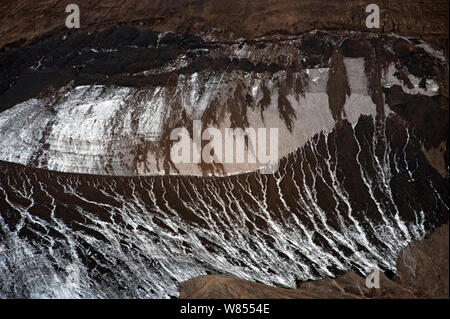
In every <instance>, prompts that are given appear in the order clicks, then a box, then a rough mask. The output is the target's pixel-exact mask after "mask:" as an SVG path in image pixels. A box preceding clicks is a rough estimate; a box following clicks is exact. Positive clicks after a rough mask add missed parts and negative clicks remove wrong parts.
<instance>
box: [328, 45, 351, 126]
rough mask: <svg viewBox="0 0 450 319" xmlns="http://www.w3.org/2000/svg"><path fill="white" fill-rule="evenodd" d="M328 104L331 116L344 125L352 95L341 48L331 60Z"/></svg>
mask: <svg viewBox="0 0 450 319" xmlns="http://www.w3.org/2000/svg"><path fill="white" fill-rule="evenodd" d="M327 94H328V104H329V107H330V111H331V114H332V115H333V118H334V120H335V121H336V122H337V124H338V125H341V124H342V123H341V122H342V115H343V113H344V112H345V111H344V105H345V101H346V100H347V96H350V95H351V90H350V86H349V84H348V79H347V69H346V67H345V64H344V56H343V55H342V50H341V48H336V49H335V50H334V52H333V55H332V56H331V59H330V71H329V75H328V82H327Z"/></svg>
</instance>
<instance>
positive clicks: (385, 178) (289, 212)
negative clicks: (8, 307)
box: [0, 116, 449, 297]
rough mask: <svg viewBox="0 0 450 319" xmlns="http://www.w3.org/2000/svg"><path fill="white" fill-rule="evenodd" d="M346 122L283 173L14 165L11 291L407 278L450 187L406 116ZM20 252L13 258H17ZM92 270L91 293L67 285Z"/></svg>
mask: <svg viewBox="0 0 450 319" xmlns="http://www.w3.org/2000/svg"><path fill="white" fill-rule="evenodd" d="M384 127H385V130H383V131H381V132H380V131H378V130H377V129H376V121H375V120H374V118H373V117H361V118H360V120H359V121H358V124H356V125H354V126H352V125H350V124H349V123H348V122H346V121H344V122H343V125H342V126H341V127H340V128H337V129H335V130H333V131H332V132H331V133H329V134H324V133H320V134H318V135H316V136H315V137H313V138H312V139H311V140H310V141H308V143H307V144H306V145H305V146H304V147H302V148H300V149H299V150H298V151H296V152H295V153H293V154H291V155H289V156H288V157H286V158H283V159H282V161H281V163H280V168H279V170H278V171H277V172H276V173H275V174H273V175H267V174H263V175H262V174H259V173H257V172H254V173H248V174H243V175H235V176H229V177H222V178H218V177H195V176H159V177H158V176H155V177H134V178H133V177H107V176H103V177H102V176H90V175H79V174H61V173H57V172H51V171H45V170H40V169H34V168H26V167H24V166H22V165H18V164H11V163H4V162H2V163H1V164H0V165H1V171H2V172H3V173H2V174H1V184H0V196H1V197H0V200H1V202H2V207H3V209H2V210H1V219H0V221H1V238H2V239H1V241H0V242H1V246H0V248H1V249H0V250H1V251H2V252H4V253H3V254H2V255H1V260H0V267H1V268H2V273H3V274H5V273H8V274H9V275H8V276H7V277H6V278H5V277H3V278H2V281H3V286H2V287H3V288H2V295H3V296H4V297H8V296H23V297H30V296H31V297H37V296H40V297H43V296H46V297H64V296H75V297H168V296H177V295H178V292H177V287H178V284H179V283H180V282H182V281H185V280H187V279H190V278H192V277H195V276H198V275H202V274H207V273H223V274H228V275H233V276H237V277H240V278H245V279H248V280H253V281H259V282H262V283H266V284H275V283H278V284H283V285H288V286H291V287H292V286H295V280H296V279H298V278H303V279H319V278H321V277H322V276H335V275H339V274H342V273H343V272H344V271H345V270H348V269H351V270H353V271H356V272H358V273H361V274H364V273H365V272H366V271H367V270H368V268H369V267H371V266H373V265H376V266H378V267H380V268H381V269H383V270H392V271H395V262H396V259H397V254H398V253H399V252H400V250H401V249H402V248H403V247H404V246H406V245H407V244H408V242H410V241H412V240H417V239H421V238H424V237H425V236H427V234H429V232H430V231H431V230H432V229H434V227H436V226H438V225H440V224H441V223H443V222H444V221H446V220H448V196H449V189H448V181H447V180H446V179H444V178H443V177H442V176H441V175H439V174H438V173H437V172H436V170H435V169H434V168H432V167H431V166H430V165H429V164H428V162H427V161H426V160H425V155H424V154H423V153H422V151H421V150H420V140H418V139H417V138H416V136H415V135H414V134H413V131H412V130H411V129H410V128H408V126H407V125H406V124H405V122H404V121H403V120H402V119H401V118H399V117H398V116H391V117H389V118H387V119H386V125H385V126H384ZM5 252H6V253H5ZM72 264H75V265H77V267H79V269H80V274H81V278H82V280H81V283H82V285H81V287H80V288H79V289H73V287H72V288H71V286H68V285H67V283H66V282H65V281H64V278H65V276H67V271H66V269H67V267H68V265H72Z"/></svg>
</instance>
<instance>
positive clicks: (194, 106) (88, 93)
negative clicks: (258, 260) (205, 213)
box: [0, 27, 448, 175]
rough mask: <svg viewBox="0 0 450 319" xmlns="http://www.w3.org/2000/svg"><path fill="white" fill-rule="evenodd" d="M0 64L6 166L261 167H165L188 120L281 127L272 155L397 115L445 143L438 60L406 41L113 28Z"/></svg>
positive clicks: (427, 145)
mask: <svg viewBox="0 0 450 319" xmlns="http://www.w3.org/2000/svg"><path fill="white" fill-rule="evenodd" d="M222 37H226V38H227V37H229V36H228V35H227V34H222ZM30 54H31V55H30ZM0 62H2V64H3V65H5V68H6V72H5V73H4V74H3V87H4V91H3V94H1V95H0V105H1V108H2V109H3V110H6V111H4V112H3V113H1V114H0V129H1V131H0V136H1V137H2V138H1V142H0V146H1V148H0V159H2V160H5V161H10V162H17V163H21V164H25V165H28V166H31V167H42V168H47V169H51V170H57V171H63V172H75V173H91V174H105V175H154V174H169V173H176V174H191V175H192V174H194V175H202V174H233V173H239V172H243V171H251V170H255V169H257V168H259V167H261V165H258V164H259V163H256V164H252V163H250V160H246V162H244V163H238V162H237V161H236V160H235V161H234V162H233V163H230V164H223V165H214V164H210V165H196V164H180V165H175V164H174V163H172V161H171V159H170V149H171V148H172V147H173V145H174V144H176V142H175V141H171V140H170V134H171V132H172V130H173V129H175V128H178V127H185V128H187V129H188V131H189V132H190V137H191V143H193V142H192V141H193V122H192V121H193V120H200V121H201V123H202V126H203V128H206V127H210V126H213V127H216V128H219V129H221V130H222V132H223V133H224V135H225V132H224V130H225V128H228V127H231V128H233V129H234V128H241V129H246V128H247V127H252V128H261V127H262V128H264V127H265V128H273V127H275V128H277V129H278V136H279V138H278V140H279V146H278V156H279V157H282V156H286V155H288V154H289V153H291V152H293V151H295V149H296V148H298V147H299V146H302V145H303V144H304V143H305V142H306V141H307V140H308V139H309V138H310V137H312V136H313V135H315V134H317V133H319V132H321V131H330V130H331V129H333V127H334V126H335V124H336V123H337V124H338V125H341V122H342V120H343V119H347V120H348V121H349V122H350V123H352V124H354V123H356V121H357V120H358V118H359V116H360V115H361V114H365V115H372V116H376V117H377V118H378V119H379V120H380V121H383V118H384V117H385V116H387V115H388V113H389V112H391V110H392V111H394V112H396V113H398V114H400V115H401V116H402V117H403V118H405V119H406V120H408V121H412V122H413V123H415V124H416V126H417V129H419V130H420V131H421V134H422V135H424V150H425V152H427V153H429V151H430V150H434V149H437V148H441V146H442V145H441V144H442V143H444V144H445V143H446V141H447V140H448V138H447V136H448V134H447V133H446V131H447V130H448V120H445V117H448V75H447V74H446V71H447V70H448V66H447V64H446V59H445V57H444V56H443V55H442V54H440V53H439V52H437V51H434V50H433V49H432V48H431V47H429V46H428V45H427V44H426V43H423V42H421V41H417V40H414V39H405V38H399V37H394V36H391V37H387V36H376V35H374V34H363V33H356V32H353V33H350V34H349V33H342V32H320V31H315V32H311V33H307V34H304V35H302V36H287V37H286V36H281V35H274V36H270V37H264V38H261V39H258V40H255V41H245V40H240V41H237V40H234V41H232V42H230V39H228V41H225V39H224V38H220V37H217V32H216V37H215V38H213V37H212V35H203V37H200V36H183V35H177V34H174V33H163V34H155V33H153V32H150V31H146V32H139V31H138V30H137V29H134V28H130V27H119V28H112V29H109V30H107V31H105V32H103V33H99V34H94V33H93V34H90V35H87V34H82V33H81V34H79V35H75V36H72V37H70V38H67V39H60V40H58V41H53V40H48V41H44V42H38V43H36V44H35V45H32V46H31V47H25V48H22V49H17V50H12V51H8V52H6V53H3V54H0ZM425 66H426V67H425ZM0 93H1V92H0ZM384 97H386V103H387V105H389V107H390V109H389V107H388V106H387V105H386V104H385V102H384ZM405 103H406V107H405V106H404V105H405ZM415 105H421V107H420V108H417V107H415ZM425 105H426V106H425ZM11 107H13V108H12V109H11ZM412 109H420V111H416V110H415V111H411V110H412ZM412 117H414V118H412ZM431 123H433V124H431ZM430 125H431V126H432V127H429V126H430ZM224 147H225V146H224ZM244 152H245V155H244V157H245V158H246V159H247V158H248V153H255V151H254V150H253V149H252V148H250V147H249V148H247V149H246V150H244ZM443 153H444V154H443V155H437V157H438V161H439V158H444V157H445V156H447V157H448V151H447V150H446V149H444V150H443ZM446 154H447V155H446ZM431 160H432V162H436V160H433V159H431ZM440 162H441V164H440V167H438V168H437V169H439V170H440V171H441V172H444V171H446V167H443V166H445V165H442V162H444V160H443V159H442V160H440ZM222 163H223V162H222ZM219 164H220V163H219ZM444 174H445V172H444Z"/></svg>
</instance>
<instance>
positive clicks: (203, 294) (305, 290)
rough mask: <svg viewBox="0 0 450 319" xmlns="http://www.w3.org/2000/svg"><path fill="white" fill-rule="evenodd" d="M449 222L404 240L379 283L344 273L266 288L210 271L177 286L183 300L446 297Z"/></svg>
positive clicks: (350, 273)
mask: <svg viewBox="0 0 450 319" xmlns="http://www.w3.org/2000/svg"><path fill="white" fill-rule="evenodd" d="M448 252H449V234H448V224H445V225H443V226H441V227H440V228H438V229H437V230H436V231H435V232H434V233H433V234H432V236H431V237H430V238H429V239H426V240H423V241H417V242H413V243H411V244H409V245H408V246H407V247H405V248H404V249H403V250H402V251H401V252H400V254H399V259H398V261H397V275H392V274H390V275H389V277H388V276H387V275H386V274H384V273H380V288H379V289H375V288H371V289H369V288H367V287H366V284H365V278H364V277H362V276H360V275H358V274H356V273H354V272H347V273H346V274H344V275H342V276H339V277H337V278H325V279H323V280H318V281H306V282H300V283H299V284H298V285H297V286H298V287H297V289H285V288H279V287H271V286H267V285H263V284H260V283H255V282H251V281H247V280H243V279H238V278H233V277H228V276H222V275H210V276H200V277H197V278H193V279H191V280H188V281H186V282H183V283H182V284H181V285H180V289H179V292H180V297H181V298H183V299H228V298H230V299H297V298H299V299H309V298H321V299H328V298H332V299H340V298H357V299H366V298H395V299H397V298H440V299H441V298H448V297H449V293H448V284H449V277H448V274H449V265H448V254H449V253H448Z"/></svg>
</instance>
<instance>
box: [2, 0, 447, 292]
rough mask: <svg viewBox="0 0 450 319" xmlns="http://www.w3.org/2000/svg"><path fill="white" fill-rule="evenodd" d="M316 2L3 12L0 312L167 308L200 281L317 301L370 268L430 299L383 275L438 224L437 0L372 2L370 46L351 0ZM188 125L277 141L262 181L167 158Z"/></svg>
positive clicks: (106, 5)
mask: <svg viewBox="0 0 450 319" xmlns="http://www.w3.org/2000/svg"><path fill="white" fill-rule="evenodd" d="M225 3H226V5H225ZM326 3H327V4H326V5H327V6H329V8H334V9H335V10H326V14H324V13H323V12H325V11H324V10H323V9H324V2H323V1H282V2H280V1H272V0H264V1H258V2H252V3H250V2H243V1H237V0H233V1H232V2H221V1H216V0H195V1H185V0H183V1H182V0H171V1H153V2H152V4H151V5H149V4H145V3H144V2H141V1H139V2H136V1H130V0H128V1H126V2H125V3H124V4H123V5H121V6H117V5H113V2H112V1H102V2H101V3H100V4H99V3H95V4H94V3H93V2H90V1H80V6H81V10H82V12H83V21H84V22H83V28H82V29H80V30H76V31H73V30H67V29H66V28H63V27H62V24H63V22H64V19H61V12H64V7H65V3H64V1H53V0H48V1H38V2H30V1H27V2H22V1H19V2H15V1H14V2H13V1H4V2H3V3H2V4H1V5H0V18H1V20H2V22H3V21H5V22H8V23H2V24H0V34H1V35H2V36H1V37H0V39H1V40H0V41H2V42H0V46H3V47H2V48H1V49H0V65H1V68H2V72H1V73H0V298H16V297H24V298H30V297H31V298H38V297H52V298H61V297H62V298H65V297H77V298H117V297H124V298H132V297H135V298H170V297H179V296H180V295H179V291H178V287H179V285H180V283H182V282H185V281H186V280H189V279H192V278H194V277H197V276H201V275H207V274H215V275H216V274H220V275H227V276H232V277H238V278H242V279H244V280H249V281H253V282H258V283H262V284H266V285H282V286H289V287H292V288H294V287H295V285H296V282H298V280H301V281H306V282H305V284H308V285H309V284H310V281H309V280H313V281H315V280H320V279H323V278H327V277H332V278H328V279H325V280H324V281H320V282H325V288H326V289H328V288H329V287H328V286H329V285H330V286H331V285H334V284H333V280H334V279H333V278H334V277H339V276H342V275H344V274H347V275H344V277H342V278H344V281H349V280H350V281H352V280H353V281H354V282H356V283H358V282H360V279H361V276H364V275H365V274H366V273H367V271H368V270H369V269H370V268H371V267H373V266H376V267H379V268H380V269H382V270H383V271H386V272H387V273H389V274H396V275H398V276H399V277H400V278H401V279H402V280H403V282H402V283H401V285H402V288H399V290H397V288H398V287H397V286H395V287H394V286H392V289H393V290H392V291H390V292H389V293H392V294H391V296H393V295H395V296H399V294H400V295H402V296H410V295H409V294H410V293H412V294H413V295H414V296H420V297H427V296H428V297H430V296H431V293H430V291H431V290H430V289H429V288H430V286H426V285H424V284H422V281H423V277H422V274H418V273H417V272H416V269H417V268H414V267H412V266H411V265H412V264H410V263H408V262H407V259H405V258H407V257H408V256H409V255H408V254H406V255H405V256H406V257H405V258H404V259H403V260H405V263H404V264H401V263H400V264H399V263H398V262H397V260H398V256H399V254H405V252H408V249H409V248H407V249H406V250H404V248H405V247H407V246H408V245H409V244H410V243H411V242H412V241H415V240H423V239H424V238H427V237H428V236H429V235H430V234H431V233H432V231H433V230H434V229H435V228H437V227H439V226H440V225H442V224H443V223H448V213H449V204H448V203H449V175H448V170H449V145H448V131H449V107H448V96H449V95H448V31H447V28H446V26H448V13H447V14H446V13H442V12H444V11H442V8H448V2H446V1H440V0H436V1H411V2H408V4H400V3H397V2H395V3H394V2H391V1H382V3H380V5H381V6H382V8H383V10H386V8H390V9H389V10H386V11H384V14H383V19H382V29H381V30H378V31H377V30H374V33H371V32H367V30H366V29H365V27H364V20H365V12H364V7H365V4H364V3H363V2H360V1H347V2H342V1H331V2H330V1H328V2H326ZM230 4H232V5H230ZM92 6H94V7H92ZM94 8H95V9H94ZM306 8H308V9H307V10H306ZM329 8H328V9H329ZM406 9H407V10H406ZM419 9H420V10H419ZM105 10H106V13H105V12H104V11H105ZM302 10H303V11H302ZM5 12H6V13H5ZM55 12H59V13H55ZM299 12H303V13H302V14H298V13H299ZM342 12H346V13H348V14H341V13H342ZM405 12H407V13H408V14H405ZM31 13H33V14H35V15H37V16H39V15H41V18H42V17H43V16H44V15H45V18H44V19H36V21H35V22H34V25H33V26H34V27H31V24H27V23H22V22H24V21H29V19H31V18H32V17H31V15H32V14H31ZM19 16H20V17H21V18H22V20H21V21H22V22H20V19H19V18H18V17H19ZM243 17H246V18H247V19H244V20H245V21H244V22H242V23H235V24H233V23H232V22H237V21H239V22H240V21H241V20H243ZM430 17H433V18H435V20H434V21H436V23H431V22H429V21H428V20H429V19H430ZM33 19H34V18H33ZM225 20H226V21H225ZM444 27H445V28H444ZM317 29H322V30H317ZM392 32H394V34H393V33H392ZM406 35H410V36H415V37H406ZM419 38H420V39H419ZM424 39H425V40H427V42H424V41H423V40H424ZM436 45H437V46H436ZM194 120H197V121H199V122H200V123H201V125H202V127H203V128H206V127H216V128H218V129H219V130H220V131H221V132H224V130H225V129H226V128H240V129H246V128H277V129H278V142H279V143H278V153H277V156H278V159H279V163H278V164H279V166H278V167H276V168H275V170H274V171H270V170H269V171H267V170H260V168H261V167H263V166H264V165H261V164H259V163H256V164H255V163H249V162H248V161H247V162H244V163H237V162H235V163H231V164H227V163H220V162H216V163H213V164H207V163H200V164H197V163H193V164H189V163H187V164H186V163H185V164H175V163H173V162H172V160H171V157H170V150H171V149H172V147H173V146H174V145H176V142H175V141H172V140H171V139H170V135H171V132H172V131H173V129H175V128H179V127H185V128H186V129H187V131H188V133H189V136H190V143H191V146H192V144H193V140H194V125H195V124H194V122H193V121H194ZM200 146H201V147H203V146H204V142H203V141H202V142H201V145H200ZM252 152H254V149H253V148H252V145H250V144H249V143H248V142H247V143H246V145H245V149H244V150H243V152H242V153H244V157H245V158H247V159H248V157H249V156H250V153H252ZM236 153H237V149H236ZM214 155H216V154H214ZM235 155H236V154H235ZM423 245H424V246H423V247H421V246H420V245H419V248H414V250H418V251H419V254H420V251H421V250H426V249H429V246H427V245H429V244H426V243H425V244H423ZM411 249H413V248H411ZM409 252H411V251H409ZM402 256H403V255H402ZM414 261H415V262H416V261H417V264H420V265H421V266H422V265H423V266H424V268H425V269H427V271H429V273H430V278H432V279H433V280H432V281H433V282H438V281H439V280H436V278H440V277H439V276H440V275H439V271H435V270H434V269H435V268H434V261H433V260H432V259H429V258H427V257H424V258H423V259H420V257H418V258H417V259H414ZM444 261H445V256H444ZM439 262H440V261H439ZM447 262H448V255H447ZM438 264H439V265H441V264H444V263H438ZM430 265H431V266H430ZM74 274H75V275H76V276H75V277H76V278H74ZM349 274H350V275H349ZM218 278H223V277H218ZM339 278H341V277H339ZM358 278H359V279H358ZM73 279H78V280H75V281H77V282H76V283H74V282H73ZM385 279H386V278H385ZM416 279H417V280H418V281H419V282H420V283H421V285H422V286H421V287H422V288H423V287H425V288H426V289H425V290H426V291H422V290H421V289H422V288H421V287H419V286H414V280H416ZM386 280H387V279H386ZM318 285H319V286H320V283H318ZM405 287H406V288H405ZM402 289H403V290H402ZM437 292H438V293H439V294H441V295H442V294H445V287H444V288H442V287H441V286H439V289H438V290H436V291H433V292H432V294H436V293H437ZM318 293H319V294H320V292H318ZM447 294H448V290H447ZM363 295H364V297H368V296H367V295H366V294H365V293H363ZM310 296H311V297H317V296H318V295H310ZM346 296H347V295H346ZM322 297H325V296H322ZM347 297H348V296H347ZM361 297H362V295H361ZM369 297H370V296H369ZM374 297H377V295H374Z"/></svg>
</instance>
